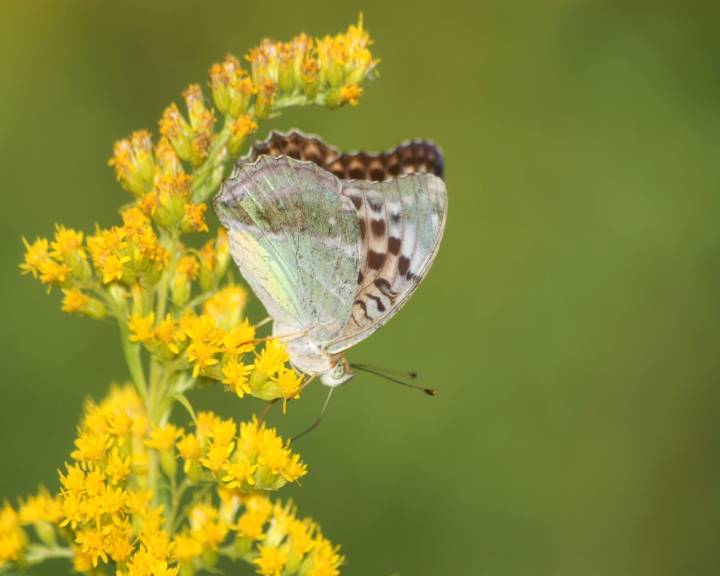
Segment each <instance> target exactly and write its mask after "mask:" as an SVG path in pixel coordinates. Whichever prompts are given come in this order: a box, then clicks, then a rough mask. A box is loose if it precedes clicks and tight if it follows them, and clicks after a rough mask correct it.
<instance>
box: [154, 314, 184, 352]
mask: <svg viewBox="0 0 720 576" xmlns="http://www.w3.org/2000/svg"><path fill="white" fill-rule="evenodd" d="M153 340H154V341H155V342H157V343H158V344H159V345H160V348H161V350H167V353H172V354H179V353H180V349H179V348H178V347H177V344H176V343H175V340H176V325H175V321H174V320H173V319H172V316H171V315H170V313H168V314H167V316H165V319H164V320H163V321H162V322H160V324H158V325H157V326H156V327H155V330H154V332H153ZM167 355H169V354H167Z"/></svg>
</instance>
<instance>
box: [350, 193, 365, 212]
mask: <svg viewBox="0 0 720 576" xmlns="http://www.w3.org/2000/svg"><path fill="white" fill-rule="evenodd" d="M350 200H352V203H353V204H354V205H355V210H360V208H362V204H363V202H362V196H350Z"/></svg>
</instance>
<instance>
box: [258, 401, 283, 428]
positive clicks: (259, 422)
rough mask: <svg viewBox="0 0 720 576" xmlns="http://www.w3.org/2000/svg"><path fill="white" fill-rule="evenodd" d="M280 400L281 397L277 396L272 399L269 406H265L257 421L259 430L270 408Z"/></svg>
mask: <svg viewBox="0 0 720 576" xmlns="http://www.w3.org/2000/svg"><path fill="white" fill-rule="evenodd" d="M278 400H280V398H275V400H271V401H270V402H269V403H268V405H267V406H265V410H263V411H262V414H260V417H259V418H258V421H257V427H258V430H260V425H261V424H262V421H263V420H264V419H265V416H267V413H268V412H270V408H272V407H273V406H274V405H275V403H276V402H277V401H278Z"/></svg>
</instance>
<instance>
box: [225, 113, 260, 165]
mask: <svg viewBox="0 0 720 576" xmlns="http://www.w3.org/2000/svg"><path fill="white" fill-rule="evenodd" d="M257 129H258V125H257V122H255V121H254V120H253V119H252V116H251V115H250V114H241V115H240V116H238V118H237V119H236V120H235V122H233V124H232V126H230V138H229V139H228V150H229V151H230V154H232V155H233V156H235V155H237V154H239V153H240V151H241V150H242V147H243V144H244V143H245V138H247V137H248V136H250V135H251V134H255V131H256V130H257Z"/></svg>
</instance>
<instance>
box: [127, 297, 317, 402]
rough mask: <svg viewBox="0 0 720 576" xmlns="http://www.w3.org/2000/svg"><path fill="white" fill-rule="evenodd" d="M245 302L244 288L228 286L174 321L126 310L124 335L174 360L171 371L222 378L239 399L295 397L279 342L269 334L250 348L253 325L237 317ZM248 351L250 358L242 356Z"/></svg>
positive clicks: (294, 381) (298, 381)
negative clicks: (126, 332) (199, 309)
mask: <svg viewBox="0 0 720 576" xmlns="http://www.w3.org/2000/svg"><path fill="white" fill-rule="evenodd" d="M246 301H247V292H246V291H245V290H244V289H243V288H242V287H241V286H232V285H231V286H227V287H225V288H223V289H221V290H218V291H217V292H215V293H214V294H213V296H212V297H210V298H208V300H206V302H205V304H204V306H203V313H202V314H199V315H198V314H196V313H195V312H193V311H192V310H191V309H188V310H186V312H185V314H184V315H183V316H182V317H181V318H179V319H178V320H174V319H173V318H172V316H171V315H170V314H167V315H166V317H165V318H164V319H162V320H161V321H159V322H156V318H155V313H154V312H150V313H149V314H148V315H147V316H143V315H142V314H137V313H135V314H132V315H131V316H130V321H129V323H128V327H129V330H130V340H131V341H132V342H139V343H142V344H143V345H144V346H145V348H146V349H147V350H148V351H149V352H150V353H151V354H154V355H157V356H160V357H162V358H164V359H166V360H173V359H174V360H175V364H174V366H175V369H177V370H183V369H186V368H192V377H193V378H197V377H199V376H204V377H207V378H212V379H215V380H222V382H223V384H225V385H226V387H227V389H228V390H229V391H231V392H234V393H235V394H237V396H238V397H240V398H242V397H243V396H244V395H245V394H251V395H252V396H255V397H257V398H261V399H263V400H275V399H277V398H284V399H286V400H287V399H290V398H297V397H298V394H299V392H300V390H301V385H302V382H303V377H302V376H301V375H298V374H297V373H296V372H295V371H294V370H293V369H292V368H289V367H288V366H287V362H288V360H289V357H288V355H287V352H286V351H285V345H284V344H282V343H281V342H280V341H278V340H273V339H270V340H268V341H267V342H266V343H265V346H264V348H263V349H262V351H261V352H260V353H258V352H257V351H256V345H257V344H258V343H259V341H258V340H256V339H255V327H254V326H253V325H251V324H250V323H249V322H248V320H247V318H245V319H244V320H242V312H243V310H244V307H245V302H246ZM251 352H252V353H253V354H254V358H253V359H252V360H251V361H248V359H247V355H248V354H249V353H251Z"/></svg>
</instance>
